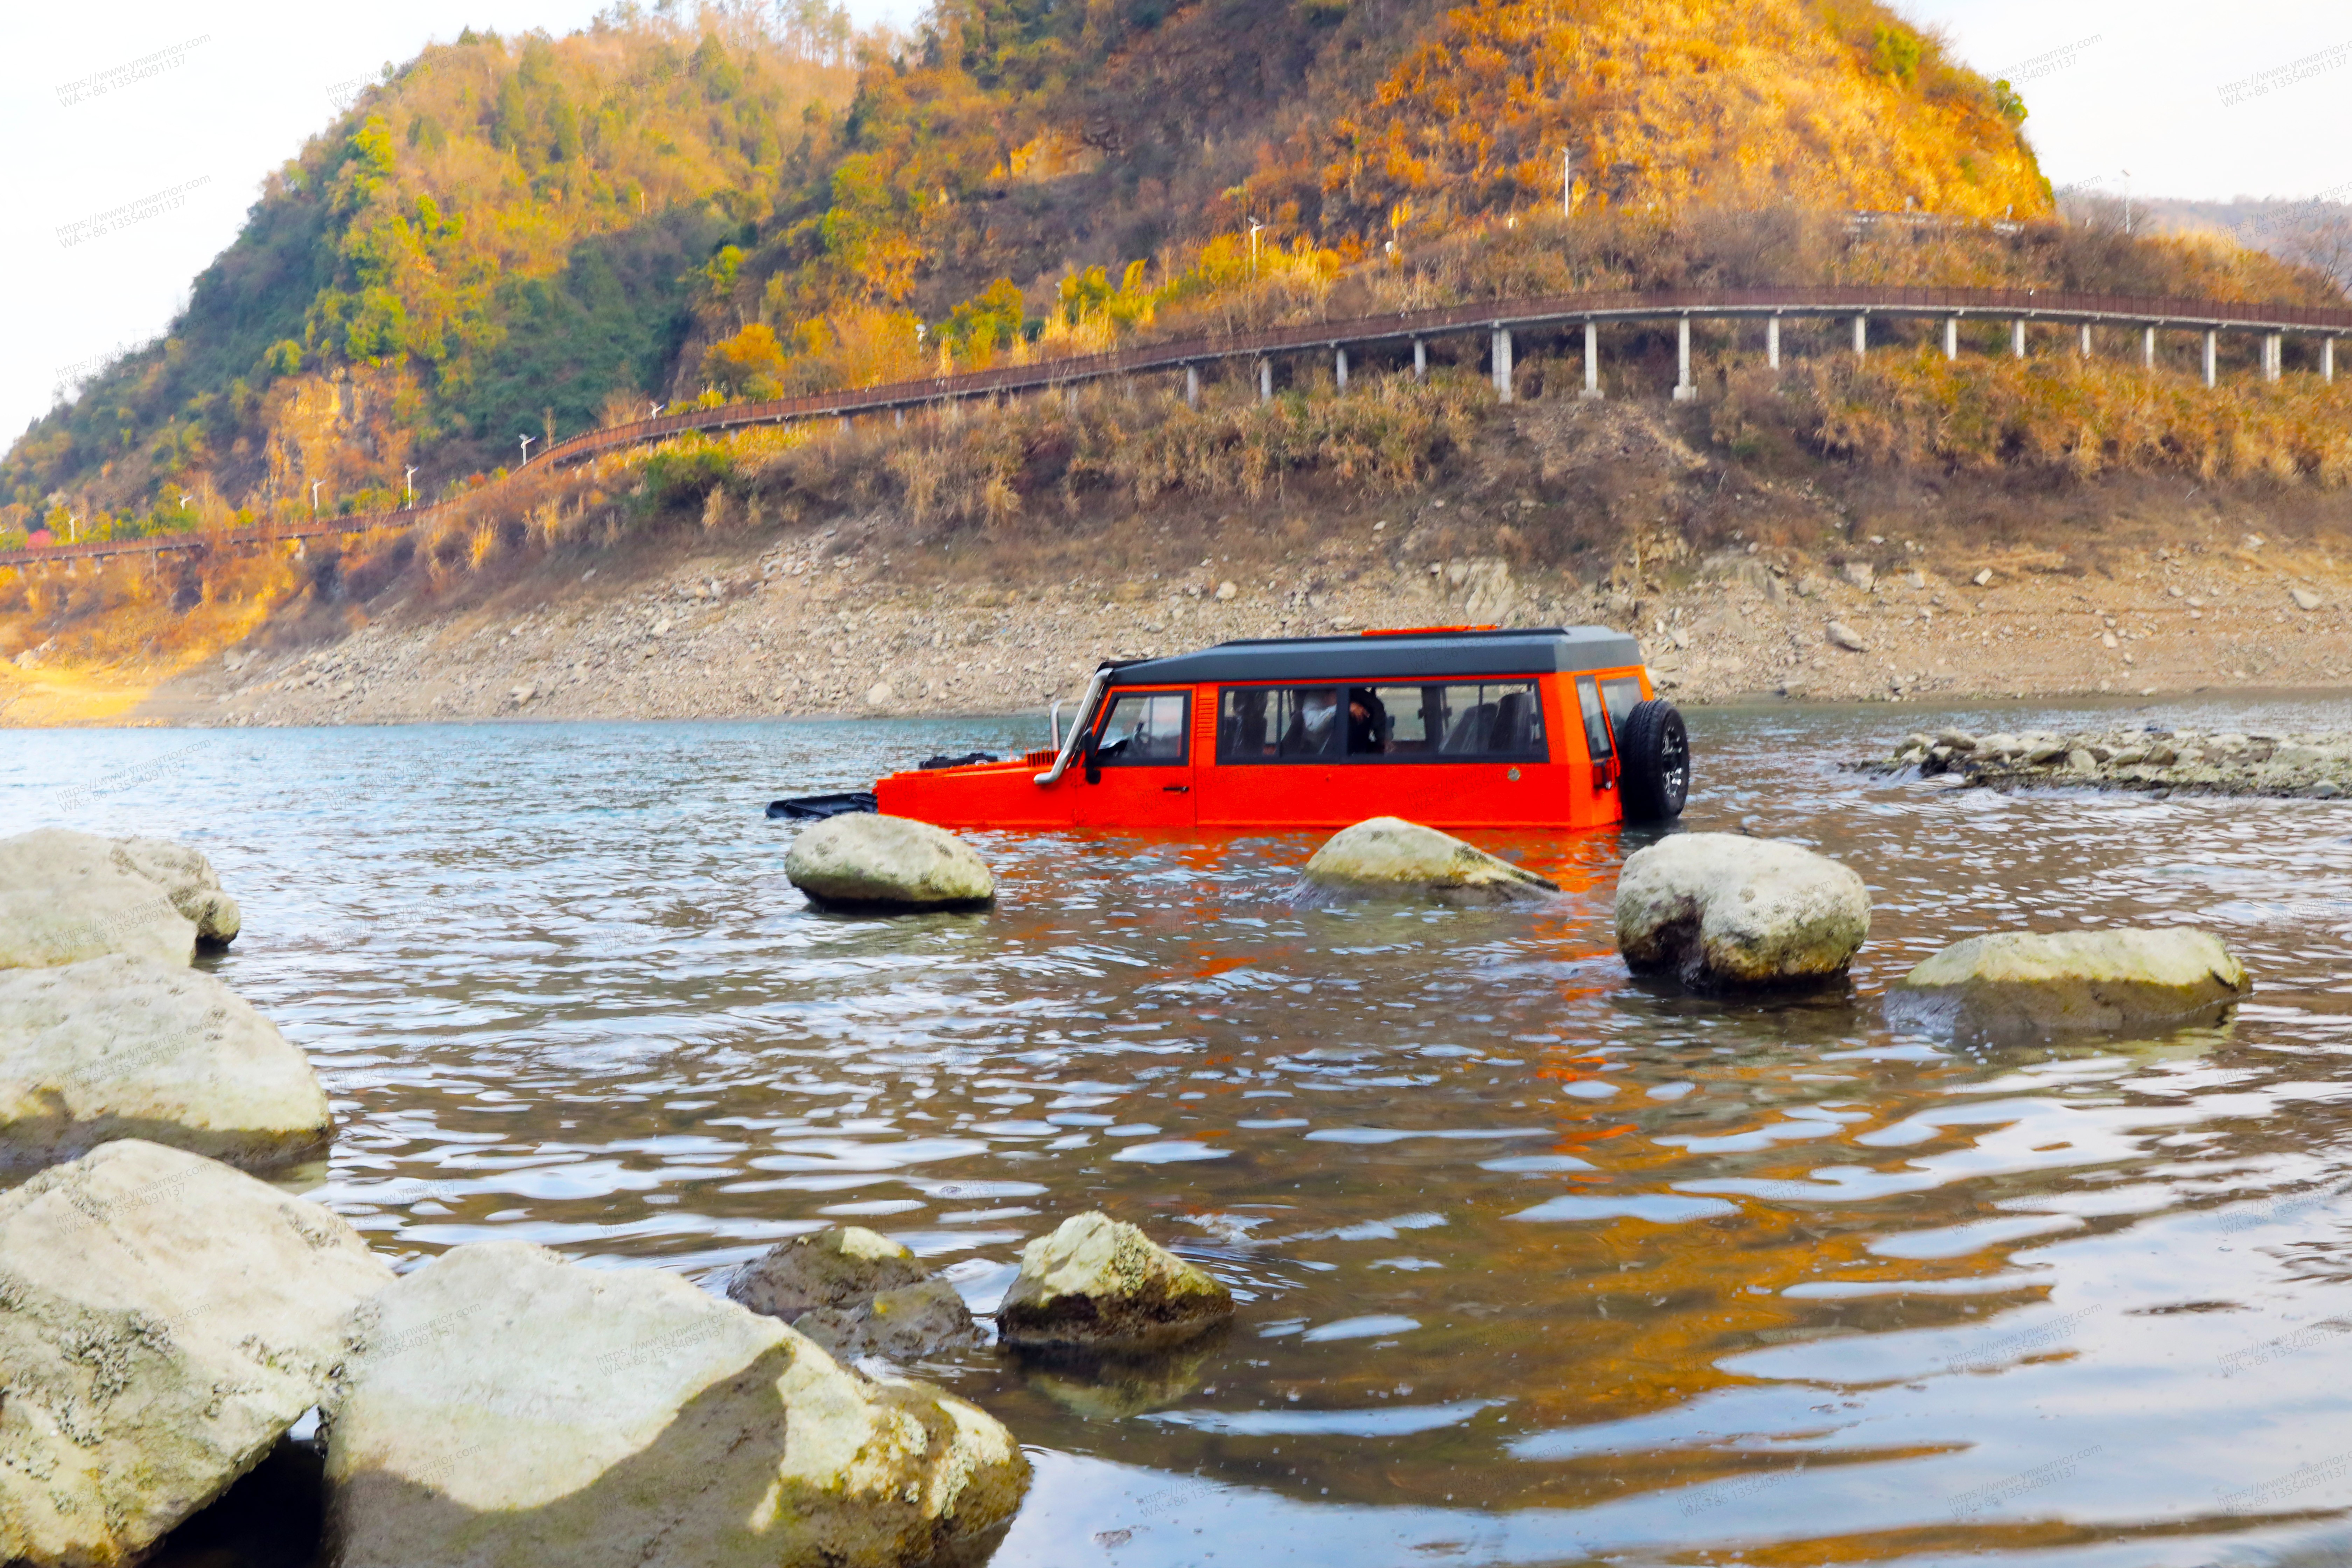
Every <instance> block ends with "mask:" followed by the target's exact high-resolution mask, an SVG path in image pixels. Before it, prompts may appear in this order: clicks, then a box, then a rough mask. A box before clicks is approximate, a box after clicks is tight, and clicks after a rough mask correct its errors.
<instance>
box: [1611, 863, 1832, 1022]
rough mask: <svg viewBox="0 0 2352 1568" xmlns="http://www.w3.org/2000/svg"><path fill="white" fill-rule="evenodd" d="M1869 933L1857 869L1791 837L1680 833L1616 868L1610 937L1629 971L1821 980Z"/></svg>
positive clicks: (1712, 981)
mask: <svg viewBox="0 0 2352 1568" xmlns="http://www.w3.org/2000/svg"><path fill="white" fill-rule="evenodd" d="M1869 934H1870V892H1869V889H1866V888H1864V886H1863V882H1862V879H1861V878H1860V877H1858V876H1856V875H1854V873H1853V871H1851V870H1849V869H1848V868H1845V867H1843V866H1842V865H1840V864H1838V862H1836V861H1835V860H1832V859H1831V858H1828V857H1827V856H1825V855H1816V854H1814V853H1813V852H1812V851H1811V850H1810V849H1805V848H1801V847H1798V846H1797V845H1794V844H1783V843H1780V842H1778V841H1777V840H1774V839H1769V838H1749V837H1744V836H1743V835H1740V834H1737V833H1678V834H1675V835H1674V836H1673V837H1669V838H1665V839H1662V840H1660V841H1659V842H1658V843H1655V844H1653V845H1651V846H1650V847H1648V848H1646V849H1639V850H1636V851H1634V853H1633V854H1632V855H1630V856H1628V857H1627V858H1626V860H1625V865H1624V868H1623V870H1622V871H1621V872H1620V873H1619V874H1618V879H1617V947H1618V951H1619V952H1622V954H1623V955H1624V959H1625V963H1626V966H1627V967H1628V968H1630V969H1632V970H1633V972H1634V973H1637V974H1669V975H1672V976H1674V977H1675V978H1676V979H1678V980H1680V981H1681V982H1682V983H1683V984H1686V985H1700V986H1719V987H1740V986H1758V985H1782V984H1801V983H1804V982H1810V981H1820V980H1826V979H1829V978H1832V977H1833V976H1836V975H1840V974H1843V973H1845V970H1846V966H1847V965H1848V964H1849V963H1853V955H1854V952H1855V951H1856V950H1857V949H1859V948H1860V947H1861V946H1862V942H1863V939H1864V937H1866V936H1868V935H1869Z"/></svg>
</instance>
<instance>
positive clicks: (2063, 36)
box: [0, 0, 2352, 440]
mask: <svg viewBox="0 0 2352 1568" xmlns="http://www.w3.org/2000/svg"><path fill="white" fill-rule="evenodd" d="M1895 3H1896V5H1897V8H1898V9H1901V10H1903V11H1905V12H1906V14H1908V15H1910V16H1913V17H1915V18H1916V19H1917V20H1919V21H1922V22H1926V23H1928V24H1931V25H1934V26H1938V27H1940V28H1942V29H1943V30H1944V31H1945V33H1946V34H1947V35H1948V37H1950V38H1951V40H1952V42H1953V43H1954V45H1955V46H1956V47H1957V51H1958V55H1959V57H1960V58H1962V59H1964V60H1966V61H1968V62H1969V64H1971V65H1973V66H1975V67H1977V68H1979V69H1981V70H1984V71H1986V72H1987V73H1988V74H1991V75H1997V76H2007V77H2009V78H2010V79H2011V80H2012V81H2014V82H2015V83H2016V85H2017V87H2018V89H2019V90H2020V91H2021V92H2022V93H2023V95H2024V97H2025V101H2026V104H2027V106H2028V109H2029V110H2030V111H2031V117H2030V118H2029V120H2028V121H2027V122H2026V131H2027V133H2028V135H2029V136H2030V137H2031V138H2032V142H2033V144H2034V146H2035V148H2036V149H2037V150H2038V151H2039V153H2041V156H2042V168H2043V170H2044V171H2045V172H2046V173H2047V174H2049V175H2050V177H2051V179H2052V181H2053V183H2055V184H2059V185H2061V186H2064V185H2084V186H2088V187H2091V188H2094V189H2099V190H2111V191H2114V192H2116V194H2118V195H2121V194H2124V193H2125V192H2126V189H2128V191H2129V192H2131V193H2132V194H2137V195H2164V196H2186V197H2200V198H2210V199H2227V198H2228V197H2231V196H2233V195H2269V196H2287V197H2309V196H2313V195H2322V194H2326V193H2334V194H2335V195H2336V196H2338V197H2339V198H2352V137H2347V135H2346V134H2345V132H2346V128H2347V124H2352V115H2347V110H2346V108H2345V100H2346V94H2347V89H2352V6H2347V5H2345V3H2344V0H2235V3H2233V4H2231V5H2226V6H2224V5H2217V4H2214V3H2212V0H1895ZM920 4H921V0H850V9H851V11H852V14H853V15H854V16H856V20H857V21H858V22H859V24H860V25H862V26H863V25H870V24H873V23H876V22H890V23H892V24H895V25H898V26H906V25H907V24H908V23H910V22H911V21H912V20H913V19H914V17H915V15H916V13H917V12H918V11H919V8H920ZM599 8H600V5H599V4H598V0H404V3H403V4H401V5H391V6H382V5H331V6H322V5H319V4H318V3H317V0H235V3H233V4H223V3H221V0H170V3H169V4H164V3H163V0H111V3H110V4H108V5H104V6H102V7H100V9H98V10H96V11H85V10H83V9H81V7H80V6H79V5H57V4H43V3H39V0H5V4H0V59H5V60H6V61H7V62H8V64H9V80H10V86H9V87H8V89H7V90H6V91H5V93H0V145H5V146H8V147H12V148H14V149H16V152H15V153H13V154H12V155H11V157H10V158H9V160H8V162H7V165H6V167H7V173H6V174H5V197H6V199H5V201H0V322H5V333H0V344H5V347H0V432H9V433H13V432H16V431H18V430H21V429H23V428H24V426H26V424H27V423H29V422H30V421H31V420H33V419H34V418H36V417H37V416H39V415H41V414H43V413H45V412H46V411H47V409H48V408H49V406H50V405H51V404H52V403H53V402H54V400H55V398H56V395H57V392H58V388H59V387H60V386H61V385H69V384H72V383H73V382H75V381H76V380H78V379H79V376H80V375H82V374H87V372H88V370H89V368H92V367H94V365H95V364H96V363H102V362H103V361H104V360H105V359H106V358H108V357H109V356H110V354H111V353H114V352H116V351H118V350H120V349H121V348H124V347H127V346H131V345H135V344H138V343H141V342H147V341H150V340H152V338H154V337H155V336H156V335H158V334H159V333H160V332H162V331H163V329H164V327H165V326H166V325H167V324H168V323H169V322H170V321H171V319H172V317H173V313H174V312H175V311H176V310H179V309H181V308H182V307H183V306H184V304H185V303H186V300H187V289H188V284H189V281H190V280H191V279H193V278H194V276H195V275H196V273H198V272H199V271H201V270H203V268H205V265H206V264H207V263H208V262H210V261H211V259H212V258H214V257H215V256H216V255H217V254H219V252H220V251H221V250H222V249H224V248H225V247H226V246H227V245H228V243H229V241H230V240H231V239H232V238H234V237H236V230H237V228H238V226H239V225H240V224H241V223H242V222H243V220H244V216H245V213H246V210H247V208H248V207H249V206H250V205H252V203H253V202H254V200H255V198H256V197H257V195H258V194H259V189H260V183H261V180H262V178H263V176H264V175H266V174H268V172H269V171H270V170H272V169H274V168H276V167H278V165H280V164H281V163H284V162H285V161H286V160H287V159H289V158H290V157H292V156H293V155H294V154H295V153H298V152H299V150H300V149H301V146H302V143H303V142H304V140H305V139H306V138H307V137H309V136H310V135H312V134H315V133H316V132H319V131H320V130H321V129H322V128H323V127H324V126H325V125H326V124H327V123H328V122H329V121H330V120H331V118H332V117H333V116H334V114H335V113H336V112H338V110H339V108H340V103H339V101H338V100H339V99H340V98H341V97H342V96H344V95H347V94H348V93H349V92H350V91H351V90H352V88H353V86H354V85H356V84H357V83H358V82H359V81H360V80H361V79H364V78H366V77H369V76H371V75H373V73H375V72H377V71H379V70H381V69H382V68H383V65H384V64H385V63H386V62H387V61H398V60H405V59H407V58H410V57H411V56H413V55H414V54H415V53H416V51H417V50H418V49H419V48H421V47H423V46H424V45H425V43H427V42H428V41H431V40H433V39H436V38H438V39H446V38H450V37H456V35H457V31H458V30H459V29H460V28H461V27H464V26H469V25H470V26H477V27H481V26H488V27H494V28H496V29H498V30H499V31H500V32H502V33H515V32H520V31H525V30H528V29H530V28H532V27H541V28H544V29H546V30H548V31H550V32H552V33H562V32H567V31H570V30H572V29H573V28H576V27H579V26H583V25H585V24H586V23H587V22H588V21H589V19H590V18H591V17H592V16H593V15H594V14H595V12H596V11H597V10H598V9H599ZM125 209H128V211H126V210H125ZM7 438H9V437H5V436H0V440H5V439H7Z"/></svg>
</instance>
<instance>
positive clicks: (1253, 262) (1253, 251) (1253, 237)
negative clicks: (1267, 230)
mask: <svg viewBox="0 0 2352 1568" xmlns="http://www.w3.org/2000/svg"><path fill="white" fill-rule="evenodd" d="M1264 227H1265V225H1264V224H1262V223H1257V222H1255V221H1254V222H1252V223H1251V225H1250V276H1251V277H1253V278H1255V277H1256V276H1257V231H1258V230H1259V229H1262V228H1264Z"/></svg>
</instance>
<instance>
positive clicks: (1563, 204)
mask: <svg viewBox="0 0 2352 1568" xmlns="http://www.w3.org/2000/svg"><path fill="white" fill-rule="evenodd" d="M1575 205H1576V153H1575V150H1574V149H1572V148H1568V147H1563V148H1561V149H1560V153H1559V216H1562V217H1567V216H1570V215H1571V214H1572V213H1573V212H1574V210H1575Z"/></svg>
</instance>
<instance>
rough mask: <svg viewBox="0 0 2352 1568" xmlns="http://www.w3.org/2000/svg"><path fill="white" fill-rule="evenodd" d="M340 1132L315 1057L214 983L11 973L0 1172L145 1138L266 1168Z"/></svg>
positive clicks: (64, 971) (100, 967)
mask: <svg viewBox="0 0 2352 1568" xmlns="http://www.w3.org/2000/svg"><path fill="white" fill-rule="evenodd" d="M333 1132H334V1116H333V1113H332V1112H331V1111H330V1110H329V1109H328V1106H327V1095H326V1091H325V1090H324V1089H320V1087H319V1079H318V1077H317V1075H316V1074H314V1073H312V1072H311V1070H310V1062H309V1060H308V1059H306V1058H304V1057H303V1055H302V1053H301V1052H300V1051H299V1050H298V1049H296V1048H295V1047H293V1046H292V1045H290V1044H289V1043H288V1041H287V1039H286V1037H284V1036H283V1035H281V1034H279V1033H278V1029H277V1026H275V1025H273V1024H271V1023H270V1022H269V1020H268V1019H267V1018H265V1017H263V1016H261V1015H260V1014H258V1013H257V1012H255V1011H254V1010H253V1009H252V1008H251V1007H250V1006H248V1005H246V1003H245V1002H244V1001H243V1000H242V999H240V998H239V997H238V996H237V995H236V993H234V992H232V991H231V990H229V988H228V987H227V986H226V985H224V984H221V983H220V982H219V981H217V980H215V979H214V978H213V977H212V976H211V975H209V974H205V973H199V972H197V971H195V970H191V969H183V968H178V967H174V966H170V965H166V964H162V963H156V962H155V961H154V960H152V959H146V958H126V957H123V956H121V955H120V954H116V955H113V956H110V957H107V958H92V959H85V960H84V961H82V962H81V963H69V964H66V965H63V966H62V967H59V968H54V969H17V970H0V1165H25V1164H48V1163H53V1162H55V1161H58V1160H66V1159H71V1158H73V1157H74V1156H75V1155H78V1154H81V1153H84V1152H87V1151H89V1150H90V1149H94V1148H96V1147H97V1146H98V1145H100V1144H101V1143H105V1142H110V1141H112V1140H114V1139H118V1138H144V1139H148V1140H151V1141H152V1142H157V1143H167V1144H170V1145H171V1146H172V1147H173V1148H175V1149H185V1150H188V1151H190V1152H194V1153H197V1154H204V1155H208V1156H210V1157H211V1158H213V1159H215V1160H224V1161H226V1162H227V1163H230V1164H233V1165H242V1166H246V1167H247V1168H258V1167H263V1166H268V1165H278V1164H285V1163H290V1162H293V1161H297V1160H304V1159H310V1158H314V1157H316V1156H318V1155H321V1154H324V1153H325V1152H327V1146H328V1142H329V1141H330V1139H331V1137H332V1135H333Z"/></svg>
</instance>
